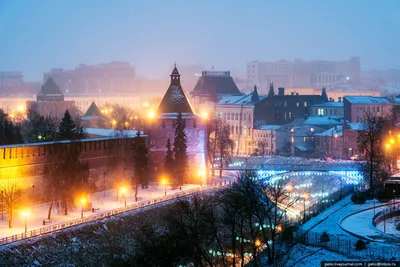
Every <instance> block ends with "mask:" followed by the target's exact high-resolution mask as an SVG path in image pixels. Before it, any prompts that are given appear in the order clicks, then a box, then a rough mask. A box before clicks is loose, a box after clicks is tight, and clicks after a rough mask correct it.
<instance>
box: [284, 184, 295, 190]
mask: <svg viewBox="0 0 400 267" xmlns="http://www.w3.org/2000/svg"><path fill="white" fill-rule="evenodd" d="M286 190H287V191H289V192H292V190H293V185H291V184H289V185H287V186H286Z"/></svg>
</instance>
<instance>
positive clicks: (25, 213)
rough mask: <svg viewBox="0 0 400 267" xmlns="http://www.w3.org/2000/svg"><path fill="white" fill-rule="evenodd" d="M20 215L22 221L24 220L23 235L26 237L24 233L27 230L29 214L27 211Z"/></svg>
mask: <svg viewBox="0 0 400 267" xmlns="http://www.w3.org/2000/svg"><path fill="white" fill-rule="evenodd" d="M21 214H22V217H24V219H25V235H26V232H27V229H28V217H29V215H30V213H29V211H23V212H22V213H21Z"/></svg>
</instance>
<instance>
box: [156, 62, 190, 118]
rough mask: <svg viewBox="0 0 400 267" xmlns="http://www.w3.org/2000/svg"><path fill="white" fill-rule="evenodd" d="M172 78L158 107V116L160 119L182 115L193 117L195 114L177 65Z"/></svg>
mask: <svg viewBox="0 0 400 267" xmlns="http://www.w3.org/2000/svg"><path fill="white" fill-rule="evenodd" d="M170 77H171V83H170V85H169V87H168V89H167V92H166V93H165V95H164V97H163V99H162V100H161V103H160V105H159V106H158V109H157V115H158V116H160V117H171V116H177V115H178V113H182V115H186V116H188V115H191V116H193V115H194V112H193V109H192V107H191V105H190V103H189V101H188V99H187V97H186V95H185V93H184V91H183V89H182V86H181V75H180V74H179V71H178V68H177V67H176V65H175V67H174V69H173V71H172V73H171V75H170Z"/></svg>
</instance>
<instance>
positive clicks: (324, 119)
mask: <svg viewBox="0 0 400 267" xmlns="http://www.w3.org/2000/svg"><path fill="white" fill-rule="evenodd" d="M304 124H307V125H342V124H343V117H328V116H321V117H309V118H308V119H306V120H305V121H304Z"/></svg>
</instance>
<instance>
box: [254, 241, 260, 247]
mask: <svg viewBox="0 0 400 267" xmlns="http://www.w3.org/2000/svg"><path fill="white" fill-rule="evenodd" d="M254 245H256V247H257V248H258V247H259V246H261V241H260V240H259V239H257V240H256V242H254Z"/></svg>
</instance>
